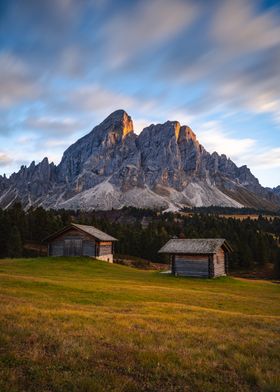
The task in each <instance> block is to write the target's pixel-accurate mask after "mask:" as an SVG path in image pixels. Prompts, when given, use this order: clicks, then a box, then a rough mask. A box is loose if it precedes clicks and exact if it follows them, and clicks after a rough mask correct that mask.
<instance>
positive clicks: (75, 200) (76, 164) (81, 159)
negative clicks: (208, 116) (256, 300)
mask: <svg viewBox="0 0 280 392" xmlns="http://www.w3.org/2000/svg"><path fill="white" fill-rule="evenodd" d="M16 200H17V201H21V202H22V204H23V205H24V206H25V207H26V208H29V207H30V206H32V205H34V206H38V205H41V206H43V207H45V208H72V209H79V208H81V209H84V210H90V209H103V210H106V209H111V208H122V207H123V206H135V207H140V208H163V209H167V210H176V209H178V208H181V207H184V206H210V205H220V206H234V207H242V206H244V205H246V206H247V205H248V206H254V207H262V208H276V207H277V206H279V205H280V196H279V194H278V193H277V191H274V192H272V190H270V189H267V188H266V189H265V188H263V187H261V186H260V184H259V182H258V180H257V179H256V178H255V177H254V176H253V175H252V173H251V172H250V170H249V169H248V168H247V167H246V166H242V167H240V168H238V167H237V166H236V165H235V164H234V162H232V161H231V160H230V159H228V158H227V157H226V156H225V155H218V154H217V153H213V154H209V153H208V152H207V151H206V150H205V149H204V148H203V146H201V145H200V143H199V141H198V140H197V138H196V135H195V134H194V132H193V131H192V130H191V128H189V127H188V126H181V125H180V123H179V122H178V121H167V122H166V123H164V124H156V125H154V124H152V125H150V126H149V127H147V128H144V129H143V131H142V132H141V133H140V135H139V136H138V135H136V134H135V133H134V132H133V122H132V120H131V117H130V116H129V115H128V114H127V113H126V112H125V111H123V110H118V111H116V112H114V113H112V114H111V115H110V116H108V117H107V118H106V119H105V120H104V121H103V122H102V123H101V124H99V125H98V126H96V127H95V128H93V130H92V131H91V132H90V133H89V134H87V135H86V136H84V137H83V138H81V139H79V140H78V141H77V142H76V143H74V144H73V145H71V146H70V147H69V148H68V149H67V150H66V151H65V153H64V154H63V157H62V160H61V162H60V164H59V165H58V166H55V165H54V164H53V163H51V164H50V163H49V162H48V160H47V158H45V159H44V160H43V161H42V162H41V163H39V164H38V165H35V163H34V162H32V163H31V165H30V166H29V167H25V166H23V167H22V168H21V169H20V171H19V172H18V173H14V174H13V175H12V176H11V177H10V178H9V179H7V178H5V177H1V176H0V206H1V207H4V208H6V207H9V206H10V205H11V204H12V203H13V202H15V201H16Z"/></svg>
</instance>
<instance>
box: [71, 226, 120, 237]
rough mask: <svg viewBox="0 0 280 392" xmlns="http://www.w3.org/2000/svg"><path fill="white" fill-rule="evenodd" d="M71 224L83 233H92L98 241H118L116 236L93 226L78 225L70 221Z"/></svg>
mask: <svg viewBox="0 0 280 392" xmlns="http://www.w3.org/2000/svg"><path fill="white" fill-rule="evenodd" d="M71 226H74V227H76V228H77V229H80V230H82V231H84V232H85V233H87V234H89V235H92V236H93V237H95V238H97V239H98V240H100V241H118V240H117V239H116V238H114V237H112V236H110V235H109V234H106V233H104V231H101V230H99V229H97V228H96V227H94V226H87V225H78V224H76V223H72V224H71Z"/></svg>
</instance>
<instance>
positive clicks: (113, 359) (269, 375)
mask: <svg viewBox="0 0 280 392" xmlns="http://www.w3.org/2000/svg"><path fill="white" fill-rule="evenodd" d="M279 337H280V285H277V284H273V283H270V282H260V281H246V280H241V279H233V278H220V279H216V280H201V279H187V278H185V279H184V278H174V277H171V276H167V275H163V274H160V273H158V272H151V271H140V270H136V269H132V268H128V267H124V266H121V265H109V264H107V263H105V262H100V261H95V260H90V259H87V258H84V259H82V258H81V259H79V258H77V259H67V258H58V259H48V258H41V259H22V260H1V261H0V391H1V392H6V391H9V392H17V391H36V392H41V391H44V392H46V391H65V392H71V391H73V392H74V391H75V392H84V391H86V392H91V391H92V392H98V391H106V392H109V391H151V392H152V391H164V392H169V391H194V392H196V391H203V392H206V391H213V392H214V391H215V392H219V391H221V392H222V391H223V392H224V391H226V392H231V391H234V392H236V391H242V392H243V391H266V392H273V391H280V372H279V369H280V344H279V343H280V339H279Z"/></svg>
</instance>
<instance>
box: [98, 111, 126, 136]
mask: <svg viewBox="0 0 280 392" xmlns="http://www.w3.org/2000/svg"><path fill="white" fill-rule="evenodd" d="M103 124H106V128H107V127H109V128H111V127H112V128H113V129H118V128H121V129H122V133H123V138H124V137H125V136H126V135H127V134H128V133H130V132H133V121H132V119H131V117H130V116H129V115H128V114H127V112H126V111H125V110H123V109H119V110H116V111H114V112H113V113H111V114H110V115H109V116H108V117H107V118H106V119H105V120H104V121H103Z"/></svg>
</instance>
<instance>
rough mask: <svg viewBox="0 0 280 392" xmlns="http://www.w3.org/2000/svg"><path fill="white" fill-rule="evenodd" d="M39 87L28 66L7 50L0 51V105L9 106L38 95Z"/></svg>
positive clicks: (32, 98)
mask: <svg viewBox="0 0 280 392" xmlns="http://www.w3.org/2000/svg"><path fill="white" fill-rule="evenodd" d="M39 92H40V87H39V86H38V85H37V84H36V82H35V81H34V79H32V77H31V74H30V68H29V67H28V66H27V64H25V63H24V62H23V61H22V60H21V59H20V58H18V57H17V56H15V55H14V54H12V53H9V52H1V53H0V107H3V108H9V107H11V106H13V105H15V104H17V103H19V102H21V101H24V100H26V99H28V100H34V99H36V98H37V97H38V95H39Z"/></svg>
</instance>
